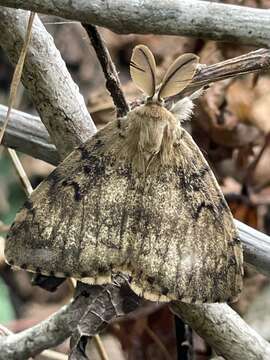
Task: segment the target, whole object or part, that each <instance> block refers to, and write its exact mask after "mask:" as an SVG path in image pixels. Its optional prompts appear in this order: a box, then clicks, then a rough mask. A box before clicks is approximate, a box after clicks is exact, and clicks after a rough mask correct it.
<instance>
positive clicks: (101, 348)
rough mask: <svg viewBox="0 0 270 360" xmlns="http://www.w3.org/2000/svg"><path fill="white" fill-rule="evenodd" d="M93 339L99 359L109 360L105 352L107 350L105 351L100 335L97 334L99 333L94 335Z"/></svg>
mask: <svg viewBox="0 0 270 360" xmlns="http://www.w3.org/2000/svg"><path fill="white" fill-rule="evenodd" d="M94 340H95V344H96V347H97V351H98V353H99V355H100V358H101V360H110V359H109V356H108V354H107V351H106V349H105V347H104V345H103V343H102V341H101V338H100V336H99V335H95V336H94Z"/></svg>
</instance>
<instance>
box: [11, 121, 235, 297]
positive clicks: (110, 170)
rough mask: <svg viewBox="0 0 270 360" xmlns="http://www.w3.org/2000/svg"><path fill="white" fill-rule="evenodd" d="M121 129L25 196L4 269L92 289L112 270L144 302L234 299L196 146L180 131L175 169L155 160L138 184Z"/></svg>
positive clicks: (225, 224) (225, 249)
mask: <svg viewBox="0 0 270 360" xmlns="http://www.w3.org/2000/svg"><path fill="white" fill-rule="evenodd" d="M127 123H128V121H127V120H117V121H115V122H113V123H111V124H109V125H108V126H107V127H106V128H104V129H102V130H101V131H100V132H98V133H97V134H96V135H95V136H94V137H93V138H92V139H90V140H89V141H88V142H87V143H86V144H85V145H83V146H82V147H81V148H79V149H76V150H75V151H74V152H73V153H72V154H71V155H70V156H69V157H68V158H67V159H66V160H65V161H64V162H63V163H62V164H60V165H59V166H58V167H57V169H56V170H55V171H54V172H53V173H52V174H51V175H50V176H49V177H48V178H47V180H45V181H44V182H43V183H42V184H41V185H40V186H39V187H38V188H37V189H36V190H35V191H34V192H33V194H32V196H31V198H30V200H29V201H27V202H26V204H25V206H24V208H23V209H22V210H21V212H20V213H19V214H18V215H17V217H16V221H15V223H14V224H13V226H12V228H11V230H10V233H9V236H8V239H7V242H6V249H5V254H6V258H7V261H8V262H9V263H10V264H11V265H14V266H18V267H21V268H24V269H27V270H30V271H35V272H40V273H43V274H45V275H46V274H49V275H54V276H73V277H75V278H78V279H82V281H90V282H95V283H106V282H109V281H110V275H111V272H112V271H117V270H120V271H122V272H127V273H129V274H130V275H131V276H132V280H131V287H132V288H133V289H134V290H135V292H137V293H138V294H141V295H143V296H144V297H145V298H148V299H151V300H160V301H169V300H171V299H181V300H182V301H194V302H199V301H208V302H215V301H225V300H227V299H230V298H232V297H235V296H236V295H237V294H238V292H239V290H240V288H241V278H242V276H241V272H242V252H241V245H240V242H239V239H238V236H237V233H236V231H235V228H234V226H233V222H232V216H231V214H230V211H229V210H228V207H227V205H226V203H225V201H224V198H223V196H222V194H221V192H220V190H219V187H218V185H217V183H216V180H215V178H214V177H213V175H212V173H211V171H210V169H209V167H208V165H207V163H206V162H205V160H204V158H203V157H202V155H201V153H200V151H199V150H198V148H197V146H196V145H195V144H194V142H193V140H192V139H191V137H190V136H189V135H188V134H187V133H186V132H185V131H183V130H181V133H179V139H178V141H177V143H176V144H175V147H174V148H175V151H176V152H177V157H176V158H177V162H176V163H175V164H172V165H170V166H169V165H167V166H162V165H161V161H160V159H159V156H156V157H155V158H154V159H153V160H152V162H151V166H150V168H149V175H148V176H146V177H139V175H138V174H136V172H135V171H134V170H133V169H132V166H131V162H130V159H129V158H128V157H127V153H128V151H127V149H128V147H127V142H126V139H125V129H126V127H127ZM179 131H180V130H179Z"/></svg>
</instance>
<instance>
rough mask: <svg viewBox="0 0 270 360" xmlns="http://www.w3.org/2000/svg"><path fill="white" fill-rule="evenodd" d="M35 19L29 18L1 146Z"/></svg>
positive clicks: (12, 85) (0, 131) (2, 133)
mask: <svg viewBox="0 0 270 360" xmlns="http://www.w3.org/2000/svg"><path fill="white" fill-rule="evenodd" d="M34 17H35V13H33V12H31V13H30V16H29V20H28V24H27V29H26V35H25V40H24V43H23V46H22V49H21V52H20V56H19V59H18V63H17V64H16V66H15V70H14V73H13V77H12V81H11V85H10V95H9V101H8V111H7V114H6V118H5V121H4V124H3V127H2V129H1V130H0V144H1V143H2V139H3V136H4V132H5V130H6V127H7V124H8V120H9V115H10V111H11V109H12V107H13V105H14V103H15V99H16V93H17V88H18V85H19V83H20V81H21V76H22V70H23V65H24V60H25V56H26V53H27V48H28V46H29V43H30V39H31V30H32V25H33V21H34Z"/></svg>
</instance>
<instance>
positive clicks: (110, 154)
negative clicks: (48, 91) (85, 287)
mask: <svg viewBox="0 0 270 360" xmlns="http://www.w3.org/2000/svg"><path fill="white" fill-rule="evenodd" d="M125 126H126V123H125V120H124V119H122V120H117V121H115V122H112V123H110V124H109V125H108V126H106V127H105V128H104V129H102V130H100V131H99V132H98V133H97V134H96V135H95V136H93V138H91V139H90V140H89V141H87V142H86V143H85V144H84V145H82V146H81V147H79V148H77V149H75V150H74V151H73V152H72V153H71V154H70V155H69V156H68V157H67V158H66V159H65V160H64V161H63V162H62V163H61V164H60V165H59V166H58V167H57V168H56V169H55V170H54V171H53V172H52V173H51V174H50V175H49V176H48V178H47V179H46V180H44V181H43V182H42V183H41V184H40V185H39V186H38V187H37V188H36V189H35V190H34V192H33V193H32V195H31V197H30V199H29V200H28V201H26V203H25V205H24V207H23V209H22V210H21V211H20V212H19V213H18V214H17V216H16V219H15V222H14V223H13V225H12V227H11V229H10V232H9V234H8V236H7V242H6V247H5V256H6V259H7V262H8V263H10V264H11V265H12V266H13V267H14V268H16V267H18V268H22V269H26V270H28V271H33V272H38V273H42V274H44V275H53V276H71V275H72V276H73V277H75V278H78V279H79V278H82V277H84V278H85V277H87V278H88V277H90V278H91V279H90V280H91V281H93V282H94V281H95V280H97V281H101V282H104V281H109V280H110V274H111V270H112V269H111V266H112V264H113V262H114V261H116V262H118V258H121V256H122V254H121V251H119V249H120V248H121V244H120V243H119V244H118V242H117V243H115V242H116V239H115V238H117V237H119V238H120V239H122V236H123V226H124V222H125V217H124V216H125V215H123V217H121V210H123V211H124V209H125V206H127V204H126V202H125V201H126V197H127V195H128V194H127V193H128V187H129V186H130V184H131V182H130V181H129V178H130V169H129V168H128V167H125V164H123V163H121V160H119V161H118V158H117V157H118V156H120V155H119V153H124V154H125V153H126V151H125V147H124V144H125V142H124V141H125V139H124V135H123V132H124V131H125ZM120 127H121V129H120ZM116 162H117V163H119V166H118V167H116V165H115V164H116ZM117 240H118V239H117ZM120 242H121V240H120ZM107 255H108V256H107ZM111 258H112V259H111ZM98 274H99V276H98ZM102 276H104V279H103V278H102ZM97 277H98V278H99V279H97Z"/></svg>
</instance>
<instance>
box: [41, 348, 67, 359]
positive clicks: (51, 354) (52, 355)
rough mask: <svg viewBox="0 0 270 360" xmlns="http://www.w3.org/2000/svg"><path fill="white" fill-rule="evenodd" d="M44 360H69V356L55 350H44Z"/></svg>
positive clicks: (42, 356)
mask: <svg viewBox="0 0 270 360" xmlns="http://www.w3.org/2000/svg"><path fill="white" fill-rule="evenodd" d="M40 358H41V359H42V360H68V356H67V355H65V354H62V353H60V352H57V351H54V350H44V351H43V352H42V353H41V354H40Z"/></svg>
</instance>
